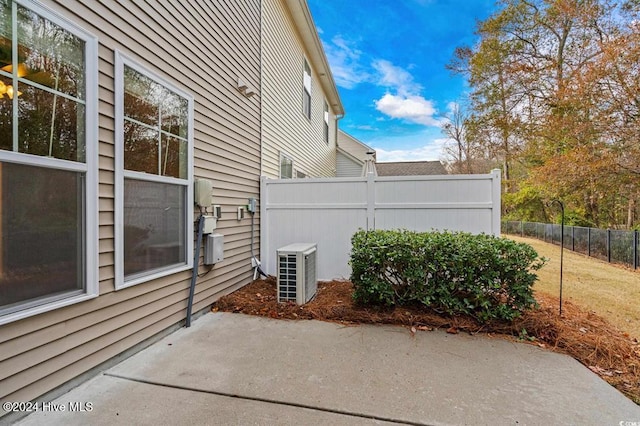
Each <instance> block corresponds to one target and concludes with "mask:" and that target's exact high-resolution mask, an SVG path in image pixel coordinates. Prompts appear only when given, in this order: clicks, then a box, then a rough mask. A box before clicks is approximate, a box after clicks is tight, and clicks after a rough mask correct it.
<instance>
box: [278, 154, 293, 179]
mask: <svg viewBox="0 0 640 426" xmlns="http://www.w3.org/2000/svg"><path fill="white" fill-rule="evenodd" d="M285 158H286V159H287V160H289V161H291V177H282V160H283V159H285ZM293 165H294V161H293V157H292V156H290V155H289V154H287V153H286V152H284V151H280V160H279V162H278V177H279V178H280V179H293V178H294V177H295V175H294V169H293Z"/></svg>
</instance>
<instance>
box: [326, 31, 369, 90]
mask: <svg viewBox="0 0 640 426" xmlns="http://www.w3.org/2000/svg"><path fill="white" fill-rule="evenodd" d="M324 51H325V54H326V55H327V60H328V61H329V66H330V67H331V73H332V74H333V78H334V80H335V82H336V85H338V86H340V87H343V88H345V89H353V88H354V87H355V86H357V85H358V84H360V83H362V82H364V81H367V80H368V79H370V75H369V73H368V72H366V70H365V69H364V68H363V67H362V65H361V64H360V62H359V61H360V55H361V54H362V52H361V51H360V50H358V49H357V48H356V46H355V44H354V43H352V42H349V41H347V40H345V39H344V38H343V37H342V36H340V35H337V36H335V37H333V38H332V39H331V43H324Z"/></svg>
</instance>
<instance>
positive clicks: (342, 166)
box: [336, 151, 362, 177]
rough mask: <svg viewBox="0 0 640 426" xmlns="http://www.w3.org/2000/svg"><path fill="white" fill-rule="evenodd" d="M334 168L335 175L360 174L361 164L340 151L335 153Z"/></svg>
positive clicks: (352, 175)
mask: <svg viewBox="0 0 640 426" xmlns="http://www.w3.org/2000/svg"><path fill="white" fill-rule="evenodd" d="M336 169H337V170H336V177H360V176H362V164H358V163H357V162H355V161H354V160H353V159H351V158H349V157H348V156H347V155H345V154H343V153H342V152H340V151H338V152H337V153H336Z"/></svg>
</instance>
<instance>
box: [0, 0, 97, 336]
mask: <svg viewBox="0 0 640 426" xmlns="http://www.w3.org/2000/svg"><path fill="white" fill-rule="evenodd" d="M97 61H98V59H97V40H96V38H95V37H94V36H92V35H91V34H89V33H87V32H85V31H84V30H83V29H81V28H79V27H77V26H75V25H74V24H72V23H70V22H68V21H66V20H65V19H63V18H61V17H60V16H58V15H56V14H54V13H52V12H51V11H49V10H48V9H44V8H42V7H41V6H40V5H39V4H38V3H35V2H30V1H21V2H20V3H18V2H12V1H9V0H0V324H2V323H5V322H9V321H13V320H16V319H19V318H24V317H26V316H29V315H33V314H36V313H40V312H44V311H48V310H51V309H56V308H59V307H62V306H66V305H69V304H71V303H76V302H79V301H82V300H86V299H88V298H91V297H95V296H96V295H97V294H98V283H97V252H98V245H97V244H98V243H97V226H98V225H97V223H96V217H97V203H98V201H97V199H98V194H97ZM43 208H44V209H45V212H44V213H41V212H42V210H43Z"/></svg>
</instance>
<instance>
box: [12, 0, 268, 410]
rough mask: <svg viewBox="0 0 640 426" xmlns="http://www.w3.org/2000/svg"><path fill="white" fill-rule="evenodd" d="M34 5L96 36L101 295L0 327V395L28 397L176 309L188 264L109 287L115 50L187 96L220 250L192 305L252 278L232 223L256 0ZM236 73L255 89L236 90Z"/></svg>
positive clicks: (167, 320)
mask: <svg viewBox="0 0 640 426" xmlns="http://www.w3.org/2000/svg"><path fill="white" fill-rule="evenodd" d="M42 3H43V4H44V5H45V6H47V7H48V8H49V9H51V10H53V11H55V12H56V13H58V14H59V15H62V16H64V17H65V18H66V19H68V20H70V21H72V22H74V23H76V24H77V25H79V26H81V27H83V28H85V29H86V30H87V31H89V32H91V33H93V34H94V35H95V36H97V38H98V42H99V49H98V53H99V76H98V83H99V90H98V94H99V121H98V125H99V129H98V138H99V142H98V149H99V163H98V164H99V187H98V192H99V194H96V196H99V230H98V232H99V280H100V282H99V287H100V293H99V294H100V295H99V297H97V298H95V299H92V300H89V301H86V302H82V303H78V304H74V305H71V306H68V307H65V308H62V309H58V310H53V311H50V312H47V313H44V314H40V315H37V316H32V317H29V318H26V319H23V320H20V321H17V322H13V323H9V324H6V325H3V326H0V397H1V399H2V401H27V400H32V399H34V398H37V397H38V396H40V395H42V394H44V393H46V392H48V391H50V390H52V389H54V388H56V387H58V386H60V385H62V384H64V383H65V382H67V381H69V380H71V379H73V378H74V377H76V376H78V375H80V374H82V373H84V372H86V371H88V370H90V369H92V368H94V367H96V366H98V365H100V364H101V363H103V362H105V361H107V360H109V359H111V358H113V357H115V356H117V355H118V354H120V353H122V352H123V351H126V350H128V349H130V348H131V347H133V346H135V345H136V344H138V343H140V342H143V341H144V340H146V339H148V338H150V337H152V336H154V335H155V334H157V333H159V332H161V331H163V330H165V329H167V328H168V327H170V326H172V325H174V324H176V323H178V322H180V321H182V320H184V317H185V311H186V306H187V296H188V288H189V283H190V278H191V271H184V272H181V273H177V274H173V275H170V276H166V277H163V278H161V279H158V280H155V281H152V282H146V283H142V284H139V285H136V286H133V287H130V288H126V289H123V290H119V291H115V289H114V232H115V227H114V211H113V209H114V204H115V203H114V184H115V182H114V170H115V160H114V156H115V149H114V128H115V121H114V102H115V99H114V51H115V50H116V49H117V50H120V51H122V52H123V53H125V54H126V55H127V56H129V57H131V58H132V59H134V60H136V61H137V62H139V63H140V64H141V65H143V66H145V67H146V68H147V69H149V70H150V71H152V72H154V73H156V74H158V75H160V76H162V78H164V79H166V80H168V81H169V82H171V83H172V84H174V85H175V86H177V87H179V88H181V89H182V90H184V91H185V92H187V93H190V94H192V95H193V96H194V98H195V102H194V109H195V112H194V157H195V158H194V175H195V176H196V177H202V178H207V179H211V180H212V181H213V187H214V191H213V194H214V203H215V204H219V205H221V206H222V211H223V215H222V218H221V219H220V220H219V221H218V227H217V229H216V232H217V233H220V234H223V235H224V255H225V259H224V261H223V262H221V263H219V264H217V265H215V266H214V268H213V270H212V271H211V272H210V273H209V274H207V275H206V276H205V277H203V278H199V279H198V284H197V286H196V295H195V301H194V312H197V311H198V310H201V309H204V308H206V307H207V306H209V305H210V304H211V303H212V302H213V301H215V300H216V299H217V298H218V297H220V296H221V295H223V294H226V293H228V292H230V291H233V290H235V289H237V288H239V287H240V286H243V285H245V284H247V283H249V282H250V280H251V278H252V269H251V262H250V248H249V247H250V246H249V243H250V230H251V221H250V218H247V219H244V220H243V221H237V220H236V215H235V212H236V208H237V206H240V205H245V204H246V203H247V198H248V197H256V196H258V194H259V175H260V102H261V100H260V92H261V88H260V0H233V1H231V0H226V1H225V0H220V1H215V2H200V1H196V0H191V1H180V2H156V1H142V0H139V1H126V0H124V1H119V2H104V3H99V2H96V1H92V0H91V1H90V0H86V1H79V0H73V1H66V2H64V6H63V5H61V4H59V3H58V2H55V1H52V0H45V1H42ZM238 77H242V78H243V79H244V80H245V81H247V82H249V84H251V85H252V86H253V87H255V88H256V89H257V95H256V96H254V97H252V98H246V97H244V96H242V95H241V94H240V93H239V92H238V91H237V90H236V83H235V82H236V81H237V78H238ZM255 221H256V222H255V225H256V227H255V240H254V245H255V250H256V253H257V252H258V251H259V242H258V235H259V226H258V224H259V217H258V216H257V215H256V219H255ZM206 270H207V269H205V268H204V267H202V266H200V267H199V272H200V273H204V272H206ZM3 414H4V412H2V413H0V415H3Z"/></svg>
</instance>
